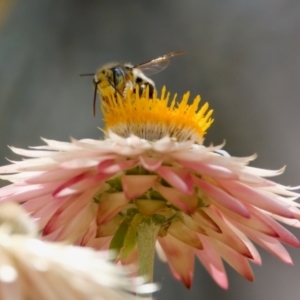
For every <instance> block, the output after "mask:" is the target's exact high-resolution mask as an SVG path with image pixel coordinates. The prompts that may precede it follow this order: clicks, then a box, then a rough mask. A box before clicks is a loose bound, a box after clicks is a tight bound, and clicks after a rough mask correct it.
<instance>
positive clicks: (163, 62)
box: [133, 51, 185, 76]
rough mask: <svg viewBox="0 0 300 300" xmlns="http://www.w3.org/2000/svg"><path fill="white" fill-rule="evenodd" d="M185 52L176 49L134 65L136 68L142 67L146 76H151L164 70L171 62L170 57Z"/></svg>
mask: <svg viewBox="0 0 300 300" xmlns="http://www.w3.org/2000/svg"><path fill="white" fill-rule="evenodd" d="M183 53H185V51H176V52H171V53H168V54H165V55H163V56H160V57H157V58H155V59H152V60H149V61H146V62H144V63H141V64H138V65H136V66H134V67H133V68H134V69H136V68H137V69H140V70H141V71H142V72H143V73H144V74H145V75H146V76H150V75H153V74H156V73H159V72H161V71H162V70H164V69H165V68H166V67H167V66H168V64H169V63H170V58H171V57H173V56H178V55H181V54H183Z"/></svg>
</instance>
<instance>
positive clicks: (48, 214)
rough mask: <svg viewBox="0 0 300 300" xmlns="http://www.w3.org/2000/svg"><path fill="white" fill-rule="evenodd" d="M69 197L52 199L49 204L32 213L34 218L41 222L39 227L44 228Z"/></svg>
mask: <svg viewBox="0 0 300 300" xmlns="http://www.w3.org/2000/svg"><path fill="white" fill-rule="evenodd" d="M68 199H69V197H64V198H59V199H52V200H51V201H49V202H48V203H47V204H45V205H44V206H43V207H42V208H41V209H39V210H38V211H36V212H35V213H34V214H32V215H31V217H32V218H33V219H37V222H38V224H39V229H40V230H43V229H44V227H45V225H46V224H47V223H48V222H49V220H50V219H51V218H52V215H53V214H54V213H55V212H56V210H57V209H58V208H59V207H60V206H62V205H63V204H64V203H65V202H66V201H68Z"/></svg>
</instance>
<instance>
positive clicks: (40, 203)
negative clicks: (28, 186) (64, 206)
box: [22, 195, 59, 213]
mask: <svg viewBox="0 0 300 300" xmlns="http://www.w3.org/2000/svg"><path fill="white" fill-rule="evenodd" d="M51 201H59V200H54V199H53V196H52V195H45V196H41V197H37V198H33V199H30V200H28V201H27V202H25V203H23V204H22V207H23V208H24V209H25V210H26V211H27V212H29V213H35V212H37V211H38V210H40V209H41V208H43V207H44V206H45V205H47V204H48V203H49V202H51Z"/></svg>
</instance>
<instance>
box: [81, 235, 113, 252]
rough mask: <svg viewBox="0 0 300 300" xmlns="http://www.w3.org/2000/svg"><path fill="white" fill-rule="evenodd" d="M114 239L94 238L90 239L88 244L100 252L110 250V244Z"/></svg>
mask: <svg viewBox="0 0 300 300" xmlns="http://www.w3.org/2000/svg"><path fill="white" fill-rule="evenodd" d="M111 239H112V237H111V236H108V237H103V238H97V239H96V238H93V239H90V240H89V242H88V243H87V244H86V246H87V247H91V248H94V249H98V250H108V248H109V244H110V242H111Z"/></svg>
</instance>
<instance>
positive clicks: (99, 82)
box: [80, 51, 185, 116]
mask: <svg viewBox="0 0 300 300" xmlns="http://www.w3.org/2000/svg"><path fill="white" fill-rule="evenodd" d="M184 52H185V51H176V52H171V53H168V54H165V55H163V56H160V57H157V58H155V59H152V60H149V61H146V62H144V63H141V64H138V65H135V66H134V65H132V64H130V63H108V64H106V65H104V66H102V67H101V68H100V69H98V71H97V72H96V73H95V74H81V75H80V76H94V78H93V84H94V87H95V90H94V99H93V113H94V116H95V115H96V98H97V92H99V94H100V97H101V98H102V100H103V101H105V96H104V95H105V91H107V89H113V90H114V92H115V94H117V93H118V94H119V95H120V96H121V97H125V95H126V93H127V92H128V90H132V91H133V92H134V93H135V92H136V86H137V85H138V87H139V88H138V90H139V94H140V95H142V94H143V92H144V91H145V90H146V88H147V87H148V89H149V97H150V98H151V97H152V96H153V92H154V89H155V84H154V81H153V80H151V79H150V78H148V77H147V76H151V75H153V74H156V73H159V72H161V71H162V70H164V69H165V68H166V67H167V66H168V64H169V63H170V58H171V57H173V56H178V55H181V54H183V53H184Z"/></svg>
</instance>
